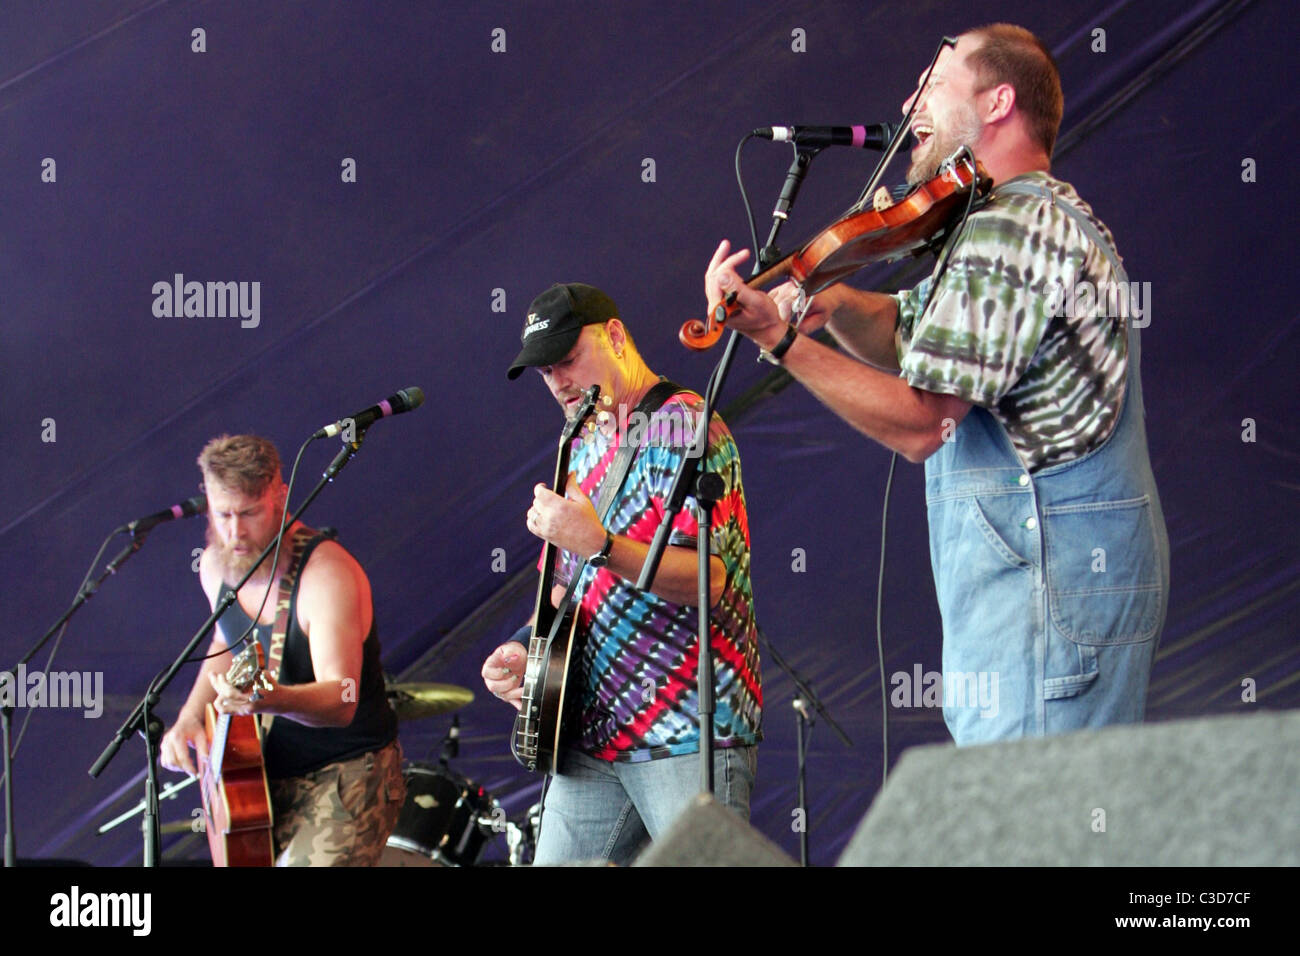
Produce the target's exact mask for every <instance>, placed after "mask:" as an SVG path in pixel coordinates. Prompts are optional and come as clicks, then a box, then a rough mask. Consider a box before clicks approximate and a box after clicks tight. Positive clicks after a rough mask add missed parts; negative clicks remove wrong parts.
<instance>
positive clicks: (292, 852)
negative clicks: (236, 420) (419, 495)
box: [161, 435, 405, 866]
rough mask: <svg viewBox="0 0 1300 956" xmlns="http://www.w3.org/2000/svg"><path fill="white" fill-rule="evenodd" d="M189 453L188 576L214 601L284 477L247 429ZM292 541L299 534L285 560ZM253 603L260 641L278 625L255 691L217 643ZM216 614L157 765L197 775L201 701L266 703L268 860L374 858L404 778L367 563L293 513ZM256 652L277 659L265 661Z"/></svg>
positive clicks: (234, 707)
mask: <svg viewBox="0 0 1300 956" xmlns="http://www.w3.org/2000/svg"><path fill="white" fill-rule="evenodd" d="M198 465H199V469H200V471H201V472H202V473H203V489H204V492H205V493H206V494H207V498H208V532H207V547H206V548H204V550H203V554H202V556H201V557H200V559H199V580H200V583H201V584H202V586H203V591H204V593H205V594H206V595H207V598H208V603H209V604H210V605H211V606H212V607H213V608H214V609H215V607H216V604H217V601H218V600H219V599H221V598H222V597H223V595H224V594H225V593H226V592H228V591H229V590H230V589H231V588H232V587H233V586H234V585H235V584H237V583H238V581H239V579H240V578H241V577H242V576H243V575H244V574H245V573H246V572H247V571H248V569H249V567H251V566H252V564H253V562H254V561H255V560H256V559H257V557H258V555H260V554H261V553H262V550H263V549H264V548H265V547H266V546H267V545H268V544H270V542H271V541H273V540H274V539H275V535H276V533H277V532H278V531H279V530H280V515H281V512H282V509H283V507H284V503H285V495H286V494H287V491H288V489H287V488H286V487H285V484H284V480H283V478H282V477H281V470H280V456H279V453H278V452H277V451H276V449H275V446H274V445H273V444H271V442H269V441H267V440H266V439H265V438H260V437H258V436H256V435H234V436H231V435H222V436H220V437H219V438H214V439H212V441H210V442H208V444H207V445H206V446H205V447H204V449H203V451H202V453H201V454H200V455H199V459H198ZM295 539H299V540H301V549H300V553H299V555H298V556H297V560H296V561H295V559H294V548H293V543H294V541H295ZM285 576H288V577H289V580H290V581H295V580H296V583H295V584H293V586H292V590H291V591H290V595H289V596H290V601H289V603H288V605H287V614H286V615H285V619H284V621H283V622H281V621H277V619H276V611H277V600H276V596H275V595H276V593H277V589H278V587H279V584H280V581H281V579H282V578H283V577H285ZM268 588H270V589H271V592H270V597H269V599H268V600H267V601H266V603H265V605H263V604H262V598H263V595H264V594H266V593H267V589H268ZM259 607H260V608H261V610H260V614H259ZM254 615H257V616H258V619H257V626H256V630H255V631H254V632H253V636H254V638H255V639H257V640H259V641H261V642H262V643H263V645H266V644H267V643H268V641H269V637H270V635H271V634H272V632H273V629H278V628H279V627H280V626H284V627H285V632H284V645H283V647H284V651H283V659H282V660H281V662H280V667H279V668H278V675H277V676H276V678H275V679H274V680H272V681H271V689H270V690H269V691H262V692H260V693H258V694H256V695H254V694H253V693H251V692H243V691H240V690H237V689H236V688H234V687H232V686H231V684H230V683H229V681H227V680H226V676H225V675H226V671H227V669H228V668H229V667H230V662H231V657H230V654H229V653H224V654H219V652H221V651H228V650H229V648H230V647H232V646H234V645H235V643H236V642H237V641H238V639H239V637H240V636H241V635H242V634H243V633H244V632H245V630H246V629H248V627H249V626H250V625H251V624H252V623H253V616H254ZM217 626H218V631H217V633H216V634H214V635H213V638H212V646H211V648H210V649H209V651H208V653H209V655H213V654H219V656H209V657H208V658H207V659H206V660H205V661H204V662H203V667H202V669H201V670H200V672H199V675H198V677H197V678H196V679H195V682H194V687H193V689H192V690H191V691H190V695H189V698H188V699H187V700H186V702H185V705H184V706H183V707H182V708H181V711H180V714H179V716H178V717H177V718H176V723H175V725H174V726H173V727H172V728H171V729H170V730H169V731H168V732H167V734H166V735H165V736H164V737H163V740H162V747H161V759H162V763H163V765H164V766H165V767H167V768H168V769H169V770H176V771H186V772H188V773H190V774H196V773H197V771H196V768H195V764H194V761H193V759H192V758H191V757H190V754H189V748H191V747H192V748H193V749H194V750H195V752H196V753H198V754H200V755H204V756H206V752H207V740H206V737H205V733H204V727H203V715H204V708H205V707H206V706H207V704H209V703H211V704H213V706H214V707H215V708H216V710H217V712H218V713H221V714H272V715H274V719H273V721H272V723H271V728H270V730H269V731H268V732H267V733H266V736H265V738H264V740H263V745H262V750H263V760H264V762H265V765H266V774H267V778H268V780H267V782H268V784H269V787H270V796H271V807H272V822H273V839H274V843H275V853H276V857H275V864H276V865H277V866H374V865H376V864H377V863H378V862H379V856H380V854H381V853H382V851H383V849H384V844H385V842H386V841H387V840H388V836H389V834H390V833H391V832H392V830H393V827H394V826H395V825H396V823H397V817H398V814H399V813H400V811H401V809H402V800H403V797H404V796H405V783H404V782H403V780H402V769H401V764H402V752H401V748H400V746H399V745H398V743H397V715H396V714H395V713H394V712H393V709H392V707H391V706H390V705H389V703H388V697H387V695H386V693H385V690H384V678H383V672H382V670H381V669H380V663H379V636H378V634H377V633H376V629H375V620H374V607H373V605H372V603H371V595H370V581H369V580H368V579H367V577H366V573H365V571H363V570H362V568H361V565H360V564H358V563H357V560H356V559H355V558H354V557H352V555H350V554H349V553H348V552H347V551H346V550H345V549H344V548H343V547H342V546H341V545H339V544H337V543H336V542H334V541H331V540H329V539H328V538H326V536H324V535H322V534H319V533H317V532H313V531H311V530H310V529H307V528H306V527H305V526H304V525H302V524H301V523H300V522H295V523H294V524H292V525H291V526H290V527H289V528H287V529H286V530H285V536H284V541H283V544H282V546H281V550H280V560H279V563H278V564H277V566H276V568H275V571H274V573H272V571H271V559H270V558H269V557H268V558H267V560H266V561H264V562H263V563H262V566H261V567H260V568H259V569H258V571H257V572H256V573H255V574H254V575H253V576H252V577H251V578H249V580H248V582H247V583H246V584H245V585H244V586H243V587H242V588H240V590H239V594H238V595H237V596H236V600H235V602H234V603H233V604H232V605H231V606H230V609H229V610H228V611H226V613H225V614H224V615H222V617H221V619H220V620H219V621H218V625H217ZM267 664H268V669H274V668H275V662H274V660H273V659H268V661H267Z"/></svg>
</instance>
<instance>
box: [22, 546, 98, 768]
mask: <svg viewBox="0 0 1300 956" xmlns="http://www.w3.org/2000/svg"><path fill="white" fill-rule="evenodd" d="M118 530H120V529H115V530H113V531H110V532H109V533H108V537H106V538H105V539H104V543H103V544H101V545H100V546H99V550H98V551H96V552H95V556H94V557H93V558H92V559H91V561H90V567H88V568H86V574H85V577H83V578H82V579H81V584H79V585H78V586H77V596H78V597H80V596H81V594H82V593H84V592H85V590H86V585H87V584H89V583H90V579H91V577H93V576H94V574H95V565H97V564H99V559H100V558H102V557H103V556H104V552H105V551H107V550H108V543H109V542H110V541H112V540H113V538H114V537H115V536H116V535H117V531H118ZM71 623H72V621H71V620H70V619H69V620H67V621H64V622H63V626H62V627H61V628H59V633H58V635H57V636H56V637H55V638H54V644H53V645H51V647H50V656H49V657H47V658H46V659H45V666H44V667H43V668H41V673H42V674H44V675H45V678H46V682H47V683H48V681H49V673H50V666H51V665H52V664H53V663H54V655H55V654H56V653H57V652H58V650H59V645H60V644H61V643H63V635H64V634H66V633H67V632H68V625H69V624H71ZM17 676H18V675H16V674H15V675H14V678H15V680H16V679H17ZM26 711H27V712H26V713H25V714H23V725H22V726H21V727H19V728H18V737H17V738H16V739H15V740H14V746H13V751H12V753H10V755H9V756H10V758H11V759H12V758H13V757H17V756H18V748H19V747H21V746H22V743H23V737H24V736H26V734H27V724H28V722H29V721H30V720H31V719H32V714H33V712H34V711H35V708H33V707H28V708H26ZM4 779H5V778H4V774H2V773H0V786H3V785H4Z"/></svg>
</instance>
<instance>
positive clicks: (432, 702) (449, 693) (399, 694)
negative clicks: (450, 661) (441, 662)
mask: <svg viewBox="0 0 1300 956" xmlns="http://www.w3.org/2000/svg"><path fill="white" fill-rule="evenodd" d="M473 699H474V692H473V691H472V690H469V689H468V688H466V687H459V686H457V685H456V684H430V683H409V684H389V685H388V702H389V703H390V704H392V705H393V710H395V711H397V719H398V720H419V719H421V718H422V717H433V716H435V715H437V714H449V713H451V712H452V711H453V710H460V708H462V707H464V706H465V705H467V704H468V703H469V702H470V701H472V700H473Z"/></svg>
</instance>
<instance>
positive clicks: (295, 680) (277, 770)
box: [218, 535, 397, 780]
mask: <svg viewBox="0 0 1300 956" xmlns="http://www.w3.org/2000/svg"><path fill="white" fill-rule="evenodd" d="M324 540H325V536H324V535H319V536H317V537H316V538H313V539H312V540H311V541H309V542H308V543H307V547H306V548H305V549H304V550H303V555H302V567H303V568H306V567H307V562H308V561H309V560H310V559H311V555H312V552H313V551H315V550H316V545H318V544H320V542H322V541H324ZM300 584H302V576H301V574H300V575H299V577H298V580H297V581H296V582H295V583H294V586H293V593H292V594H291V595H290V599H289V600H290V603H289V628H288V633H287V634H286V635H285V639H284V657H283V658H282V660H281V662H280V677H279V682H280V683H281V684H310V683H311V682H312V681H314V680H315V679H316V672H315V671H314V670H313V669H312V666H311V646H310V642H309V640H308V638H307V635H306V634H304V633H303V630H302V627H301V626H300V625H299V623H298V586H299V585H300ZM229 590H230V588H229V587H228V586H227V585H226V584H225V583H224V582H223V583H222V585H221V592H220V594H219V595H218V596H219V597H221V596H224V595H225V594H226V593H227V592H228V591H229ZM269 600H270V602H272V603H273V602H274V601H275V595H274V594H272V595H271V597H270V599H269ZM372 610H373V608H372ZM251 623H252V619H251V618H250V617H249V616H248V614H247V613H245V611H244V609H243V608H242V607H240V606H239V602H238V601H235V602H234V603H233V604H231V606H230V610H228V611H226V613H225V614H223V615H222V617H221V620H220V621H219V622H218V626H219V627H220V628H221V635H222V638H223V639H224V640H225V641H226V643H227V644H228V645H231V646H233V645H234V642H235V641H236V640H238V639H239V636H240V635H241V634H243V633H244V631H245V630H247V629H248V625H249V624H251ZM254 634H255V635H256V637H257V640H258V641H259V643H261V645H262V650H263V651H266V650H268V645H269V644H270V640H271V626H270V625H268V624H258V626H257V629H256V630H255V631H254ZM396 737H397V714H395V713H394V712H393V708H392V707H390V706H389V704H388V696H387V694H386V693H385V691H384V675H383V670H382V668H381V667H380V663H379V635H378V634H377V633H376V627H375V622H374V615H373V614H372V615H371V623H370V633H369V634H367V635H366V640H365V643H364V644H363V645H362V660H361V686H360V687H359V688H358V689H357V711H356V714H355V715H353V717H352V723H350V724H348V726H346V727H307V726H305V725H303V724H300V723H298V722H297V721H296V720H291V719H290V718H288V717H285V716H283V715H277V716H276V718H275V720H273V721H272V722H271V729H270V731H269V732H268V733H267V735H266V737H265V739H264V740H263V741H262V758H263V760H264V761H265V763H266V775H267V777H269V778H270V779H272V780H281V779H284V778H286V777H301V776H302V775H303V774H307V773H310V772H311V771H313V770H319V769H320V768H321V767H324V766H325V765H326V764H331V763H334V762H335V761H338V760H348V759H350V758H352V757H359V756H361V755H362V754H367V753H370V752H371V751H372V750H378V749H380V748H381V747H384V746H387V745H388V744H389V743H391V742H392V741H393V739H394V738H396Z"/></svg>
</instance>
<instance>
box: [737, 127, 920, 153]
mask: <svg viewBox="0 0 1300 956" xmlns="http://www.w3.org/2000/svg"><path fill="white" fill-rule="evenodd" d="M896 132H898V125H897V124H894V123H875V124H873V125H871V126H762V127H760V128H758V129H756V130H754V132H753V135H754V136H758V137H761V138H763V139H770V140H773V141H774V142H777V143H794V144H795V145H796V146H815V147H817V148H818V149H820V148H822V147H823V146H852V147H854V148H856V149H874V150H878V151H879V150H884V149H886V148H887V147H888V146H889V141H890V140H891V139H893V138H894V134H895V133H896ZM911 144H912V134H911V133H910V132H909V133H907V134H906V135H905V136H904V137H903V141H902V143H900V144H899V147H898V148H899V149H907V148H908V147H909V146H911Z"/></svg>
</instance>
